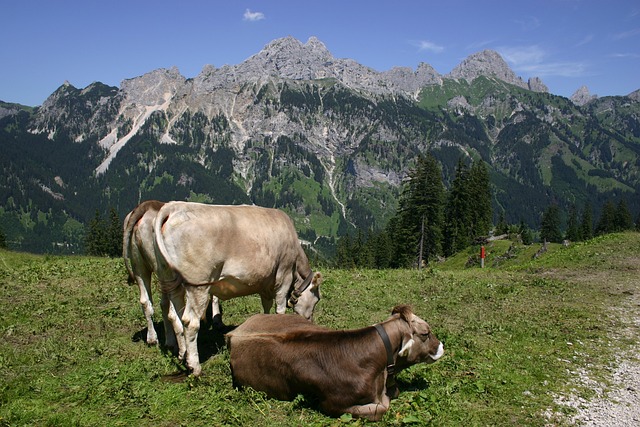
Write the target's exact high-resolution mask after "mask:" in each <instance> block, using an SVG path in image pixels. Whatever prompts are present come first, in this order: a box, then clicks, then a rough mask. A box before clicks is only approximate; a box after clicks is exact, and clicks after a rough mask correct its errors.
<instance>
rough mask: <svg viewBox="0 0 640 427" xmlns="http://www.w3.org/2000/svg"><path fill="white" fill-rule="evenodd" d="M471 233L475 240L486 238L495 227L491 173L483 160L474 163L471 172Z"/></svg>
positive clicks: (469, 183)
mask: <svg viewBox="0 0 640 427" xmlns="http://www.w3.org/2000/svg"><path fill="white" fill-rule="evenodd" d="M468 185H469V205H470V209H469V210H470V219H471V223H470V228H471V229H470V233H471V238H472V239H473V240H475V239H476V238H478V237H481V236H486V235H488V234H489V231H490V230H491V228H492V227H493V210H492V208H491V186H490V180H489V171H488V170H487V166H486V164H485V163H484V162H483V161H482V160H477V161H474V162H473V164H472V165H471V169H470V170H469V182H468Z"/></svg>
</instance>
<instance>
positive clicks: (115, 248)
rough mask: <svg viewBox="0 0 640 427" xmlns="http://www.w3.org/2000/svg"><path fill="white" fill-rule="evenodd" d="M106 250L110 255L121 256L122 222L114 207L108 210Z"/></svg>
mask: <svg viewBox="0 0 640 427" xmlns="http://www.w3.org/2000/svg"><path fill="white" fill-rule="evenodd" d="M107 242H108V243H107V244H108V246H107V252H106V254H107V255H108V256H110V257H114V258H116V257H119V256H122V222H121V221H120V217H119V216H118V212H117V211H116V210H115V208H111V209H110V211H109V226H108V228H107Z"/></svg>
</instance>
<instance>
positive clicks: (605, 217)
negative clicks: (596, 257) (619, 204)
mask: <svg viewBox="0 0 640 427" xmlns="http://www.w3.org/2000/svg"><path fill="white" fill-rule="evenodd" d="M615 230H616V205H615V204H614V203H613V201H611V200H608V201H607V203H605V204H604V207H603V208H602V213H601V214H600V219H599V220H598V225H596V235H599V236H600V235H603V234H608V233H613V232H614V231H615Z"/></svg>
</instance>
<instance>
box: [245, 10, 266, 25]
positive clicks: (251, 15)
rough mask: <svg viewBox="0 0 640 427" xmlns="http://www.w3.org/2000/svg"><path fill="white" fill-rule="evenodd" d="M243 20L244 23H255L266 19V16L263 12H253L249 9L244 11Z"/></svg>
mask: <svg viewBox="0 0 640 427" xmlns="http://www.w3.org/2000/svg"><path fill="white" fill-rule="evenodd" d="M242 19H243V20H244V21H250V22H255V21H260V20H262V19H265V16H264V13H262V12H252V11H251V9H247V10H245V11H244V15H243V17H242Z"/></svg>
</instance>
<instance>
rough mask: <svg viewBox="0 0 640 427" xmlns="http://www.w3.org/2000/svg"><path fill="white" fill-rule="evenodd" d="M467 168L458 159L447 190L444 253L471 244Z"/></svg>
mask: <svg viewBox="0 0 640 427" xmlns="http://www.w3.org/2000/svg"><path fill="white" fill-rule="evenodd" d="M468 179H469V169H468V168H467V165H466V164H465V163H464V161H463V160H462V158H461V159H459V160H458V165H457V166H456V175H455V177H454V179H453V182H452V184H451V189H450V190H449V196H448V199H447V206H446V211H445V212H446V213H445V217H446V225H445V239H444V252H445V255H447V256H449V255H453V254H454V253H456V252H458V251H460V250H462V249H464V248H466V247H467V246H469V244H471V235H470V231H469V230H470V224H471V212H470V210H471V206H470V203H469V201H470V196H469V185H468Z"/></svg>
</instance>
